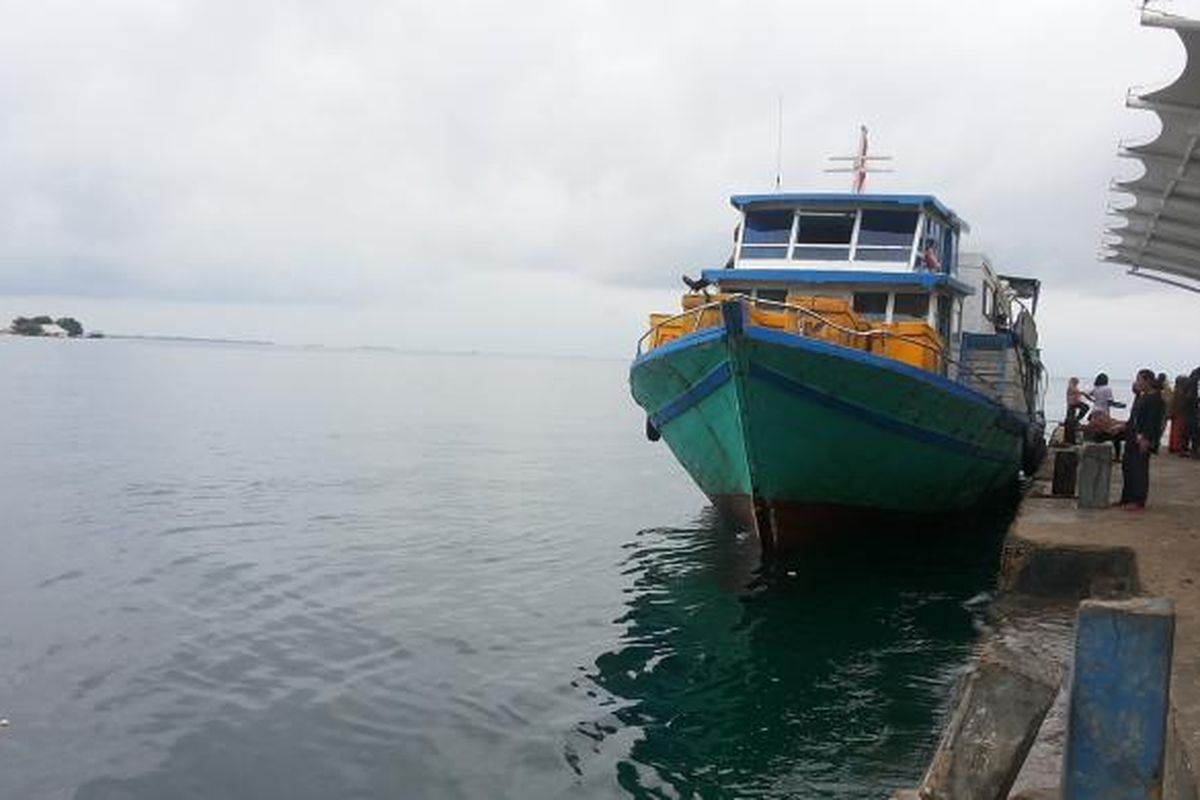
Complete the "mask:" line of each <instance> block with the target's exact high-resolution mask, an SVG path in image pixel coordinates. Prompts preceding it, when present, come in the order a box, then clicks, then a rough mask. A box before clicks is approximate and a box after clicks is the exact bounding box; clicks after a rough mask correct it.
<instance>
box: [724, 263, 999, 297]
mask: <svg viewBox="0 0 1200 800" xmlns="http://www.w3.org/2000/svg"><path fill="white" fill-rule="evenodd" d="M700 274H701V276H702V277H703V278H704V279H705V280H707V281H710V282H712V283H716V284H720V283H722V282H735V283H737V282H741V281H746V282H747V283H800V284H842V285H862V284H866V285H871V286H897V287H898V286H906V287H913V288H918V289H924V290H926V291H930V290H932V289H935V288H939V287H945V288H947V289H949V290H950V291H952V292H955V293H956V294H961V295H969V294H975V290H974V289H973V288H972V287H971V286H970V284H967V283H964V282H963V281H960V280H958V279H957V278H952V277H951V276H949V275H947V274H945V273H944V272H871V271H864V270H837V269H795V268H786V269H746V268H744V267H739V268H737V269H729V268H722V269H706V270H703V271H702V272H701V273H700Z"/></svg>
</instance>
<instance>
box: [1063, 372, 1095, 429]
mask: <svg viewBox="0 0 1200 800" xmlns="http://www.w3.org/2000/svg"><path fill="white" fill-rule="evenodd" d="M1089 409H1091V406H1089V405H1088V404H1087V403H1085V402H1083V390H1082V389H1080V388H1079V378H1071V380H1069V381H1067V419H1066V424H1067V441H1068V442H1069V443H1070V444H1075V439H1076V438H1077V437H1076V434H1077V433H1078V432H1079V423H1080V422H1082V421H1083V418H1084V417H1086V416H1087V413H1088V410H1089Z"/></svg>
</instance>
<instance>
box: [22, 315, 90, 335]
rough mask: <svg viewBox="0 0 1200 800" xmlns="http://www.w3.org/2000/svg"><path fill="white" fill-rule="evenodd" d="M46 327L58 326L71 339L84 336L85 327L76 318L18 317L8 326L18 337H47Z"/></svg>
mask: <svg viewBox="0 0 1200 800" xmlns="http://www.w3.org/2000/svg"><path fill="white" fill-rule="evenodd" d="M44 325H57V326H58V327H60V328H62V329H63V332H65V333H66V334H67V336H70V337H71V338H76V337H79V336H83V325H81V324H80V323H79V320H77V319H75V318H74V317H59V318H58V319H57V320H55V319H54V318H53V317H51V316H49V315H46V314H42V315H41V316H37V317H16V318H15V319H13V321H12V324H11V325H9V326H8V330H9V332H11V333H14V334H16V335H17V336H45V335H46V330H45V329H44V328H43V326H44Z"/></svg>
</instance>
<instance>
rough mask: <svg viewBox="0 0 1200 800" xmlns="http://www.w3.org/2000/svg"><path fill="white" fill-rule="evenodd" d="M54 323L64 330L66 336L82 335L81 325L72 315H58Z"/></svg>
mask: <svg viewBox="0 0 1200 800" xmlns="http://www.w3.org/2000/svg"><path fill="white" fill-rule="evenodd" d="M54 323H55V324H56V325H58V327H60V328H62V329H63V330H64V331H66V332H67V336H71V337H75V336H83V326H82V325H80V324H79V320H77V319H75V318H74V317H59V318H58V319H56V320H55V321H54Z"/></svg>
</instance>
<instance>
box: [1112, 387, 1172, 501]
mask: <svg viewBox="0 0 1200 800" xmlns="http://www.w3.org/2000/svg"><path fill="white" fill-rule="evenodd" d="M1133 391H1134V392H1135V393H1136V395H1137V396H1136V397H1135V398H1134V400H1133V407H1132V408H1131V409H1130V410H1129V422H1127V423H1126V425H1125V457H1124V458H1123V459H1121V476H1122V480H1121V500H1120V503H1119V504H1118V505H1120V506H1121V507H1122V508H1125V509H1126V510H1128V511H1141V510H1142V509H1144V508H1145V507H1146V498H1147V497H1148V496H1149V494H1150V454H1151V453H1155V452H1158V440H1159V438H1160V437H1161V436H1162V426H1163V401H1162V395H1161V394H1160V393H1159V390H1158V378H1157V377H1156V376H1155V374H1154V373H1153V372H1151V371H1150V370H1148V369H1141V370H1138V374H1137V377H1136V378H1135V379H1134V382H1133Z"/></svg>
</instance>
